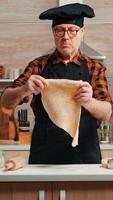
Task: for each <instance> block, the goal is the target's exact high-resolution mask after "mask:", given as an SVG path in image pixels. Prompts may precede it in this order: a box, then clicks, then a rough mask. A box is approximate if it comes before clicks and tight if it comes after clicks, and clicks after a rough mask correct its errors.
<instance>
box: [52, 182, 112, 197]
mask: <svg viewBox="0 0 113 200" xmlns="http://www.w3.org/2000/svg"><path fill="white" fill-rule="evenodd" d="M53 191H54V192H53V200H59V199H60V200H95V199H98V200H100V199H102V200H108V199H109V200H112V198H113V183H112V182H65V183H54V184H53ZM61 192H62V194H61ZM63 193H64V194H63Z"/></svg>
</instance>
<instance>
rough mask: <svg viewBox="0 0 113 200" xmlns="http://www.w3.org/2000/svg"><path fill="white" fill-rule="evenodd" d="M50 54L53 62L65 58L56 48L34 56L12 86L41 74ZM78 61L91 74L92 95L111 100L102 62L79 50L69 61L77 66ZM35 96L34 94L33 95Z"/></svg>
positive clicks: (20, 84)
mask: <svg viewBox="0 0 113 200" xmlns="http://www.w3.org/2000/svg"><path fill="white" fill-rule="evenodd" d="M50 56H51V58H52V62H53V64H57V63H64V64H65V60H63V58H62V57H61V55H60V54H59V53H58V51H57V50H55V51H54V52H53V53H52V54H51V55H45V56H41V57H39V58H36V59H35V60H33V61H32V62H30V63H29V64H28V66H27V67H26V68H25V70H24V73H23V74H21V75H20V76H19V78H17V79H16V80H15V81H14V83H13V85H12V87H18V86H22V85H23V84H25V83H26V81H27V80H28V79H29V77H30V76H31V75H33V74H38V75H41V73H42V71H43V70H44V69H45V67H46V64H47V61H48V58H49V57H50ZM80 61H83V62H84V63H85V66H88V69H89V73H90V75H91V86H92V89H93V96H94V97H95V98H96V99H98V100H102V101H108V102H112V100H111V96H110V94H109V92H108V85H107V80H106V77H105V70H106V68H105V66H104V65H103V64H102V63H99V62H96V61H94V60H92V59H91V58H89V57H87V56H85V55H82V54H81V52H80V51H78V53H77V54H76V56H73V57H72V58H71V59H70V60H69V62H74V63H75V64H77V65H78V66H80ZM33 98H35V96H33ZM28 99H29V98H28V97H26V98H24V99H23V102H27V101H28ZM33 102H34V99H32V107H33V110H35V105H34V103H33Z"/></svg>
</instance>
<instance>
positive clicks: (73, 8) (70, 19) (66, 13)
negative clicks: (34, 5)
mask: <svg viewBox="0 0 113 200" xmlns="http://www.w3.org/2000/svg"><path fill="white" fill-rule="evenodd" d="M94 16H95V14H94V10H93V8H91V7H90V6H88V5H85V4H80V3H72V4H67V5H64V6H60V7H55V8H51V9H48V10H46V11H44V12H43V13H41V14H40V16H39V19H50V20H53V21H52V26H56V25H58V24H75V25H78V26H80V27H82V26H83V24H84V17H88V18H92V17H94Z"/></svg>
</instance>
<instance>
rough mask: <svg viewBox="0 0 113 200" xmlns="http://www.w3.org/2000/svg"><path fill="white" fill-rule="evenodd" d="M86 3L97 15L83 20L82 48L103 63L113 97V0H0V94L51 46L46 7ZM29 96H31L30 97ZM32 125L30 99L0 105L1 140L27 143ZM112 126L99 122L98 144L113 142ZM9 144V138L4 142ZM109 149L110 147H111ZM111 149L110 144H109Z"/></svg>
mask: <svg viewBox="0 0 113 200" xmlns="http://www.w3.org/2000/svg"><path fill="white" fill-rule="evenodd" d="M73 2H80V3H82V2H83V3H85V4H89V5H90V6H92V7H93V8H94V10H95V14H96V17H95V18H94V19H92V20H88V19H87V20H86V26H87V27H88V33H87V32H86V34H85V37H84V40H83V42H82V45H81V51H82V52H84V53H86V54H87V55H89V56H90V57H92V58H93V59H95V60H99V61H101V62H103V63H105V65H106V67H107V72H106V74H107V79H108V83H109V91H110V93H111V95H112V97H113V0H105V1H103V0H100V1H97V0H83V1H81V0H78V1H76V0H73V1H70V0H41V1H40V0H32V1H31V0H8V1H7V0H5V1H4V0H2V1H0V93H1V94H2V91H3V90H4V88H5V87H7V86H8V85H10V84H11V83H12V81H13V80H14V79H16V78H17V77H18V75H19V74H21V72H22V71H23V70H24V68H25V67H26V65H27V63H28V62H29V61H31V60H33V59H34V58H36V57H38V56H40V55H42V54H44V53H47V52H48V49H49V50H50V52H51V51H52V50H53V49H54V44H53V41H52V40H51V37H52V33H51V29H50V22H49V21H48V22H47V21H46V20H45V21H43V20H42V21H39V19H38V16H39V14H40V13H41V12H42V11H43V10H46V9H48V8H51V7H55V6H57V5H63V4H66V3H73ZM31 98H32V97H31ZM33 125H34V116H33V113H32V111H31V108H30V102H29V103H27V104H23V105H22V106H18V108H17V109H16V110H8V111H6V110H3V109H2V108H0V140H1V141H4V140H6V141H7V140H9V141H13V140H14V141H15V143H16V144H17V143H18V142H19V143H20V144H29V143H30V137H31V133H32V128H33ZM112 126H113V125H112V124H102V125H101V127H100V129H99V137H100V142H101V143H113V127H112ZM7 143H8V141H7ZM110 148H111V147H110ZM112 148H113V147H112Z"/></svg>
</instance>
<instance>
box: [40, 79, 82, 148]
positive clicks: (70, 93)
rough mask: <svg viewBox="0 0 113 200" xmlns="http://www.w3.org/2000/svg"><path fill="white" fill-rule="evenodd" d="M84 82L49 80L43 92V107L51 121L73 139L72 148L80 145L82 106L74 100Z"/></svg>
mask: <svg viewBox="0 0 113 200" xmlns="http://www.w3.org/2000/svg"><path fill="white" fill-rule="evenodd" d="M81 83H82V81H74V80H67V79H48V85H47V87H45V88H44V89H43V90H42V92H41V98H42V103H43V106H44V108H45V110H46V112H47V113H48V115H49V117H50V119H51V120H52V121H53V122H54V123H55V124H56V125H57V126H58V127H60V128H62V129H64V130H65V131H66V132H67V133H69V134H70V136H71V137H72V138H73V141H72V146H73V147H75V146H76V145H78V135H79V121H80V115H81V105H80V104H79V103H77V102H75V100H74V98H73V97H74V96H75V94H76V91H77V89H78V88H79V87H80V85H81Z"/></svg>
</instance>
